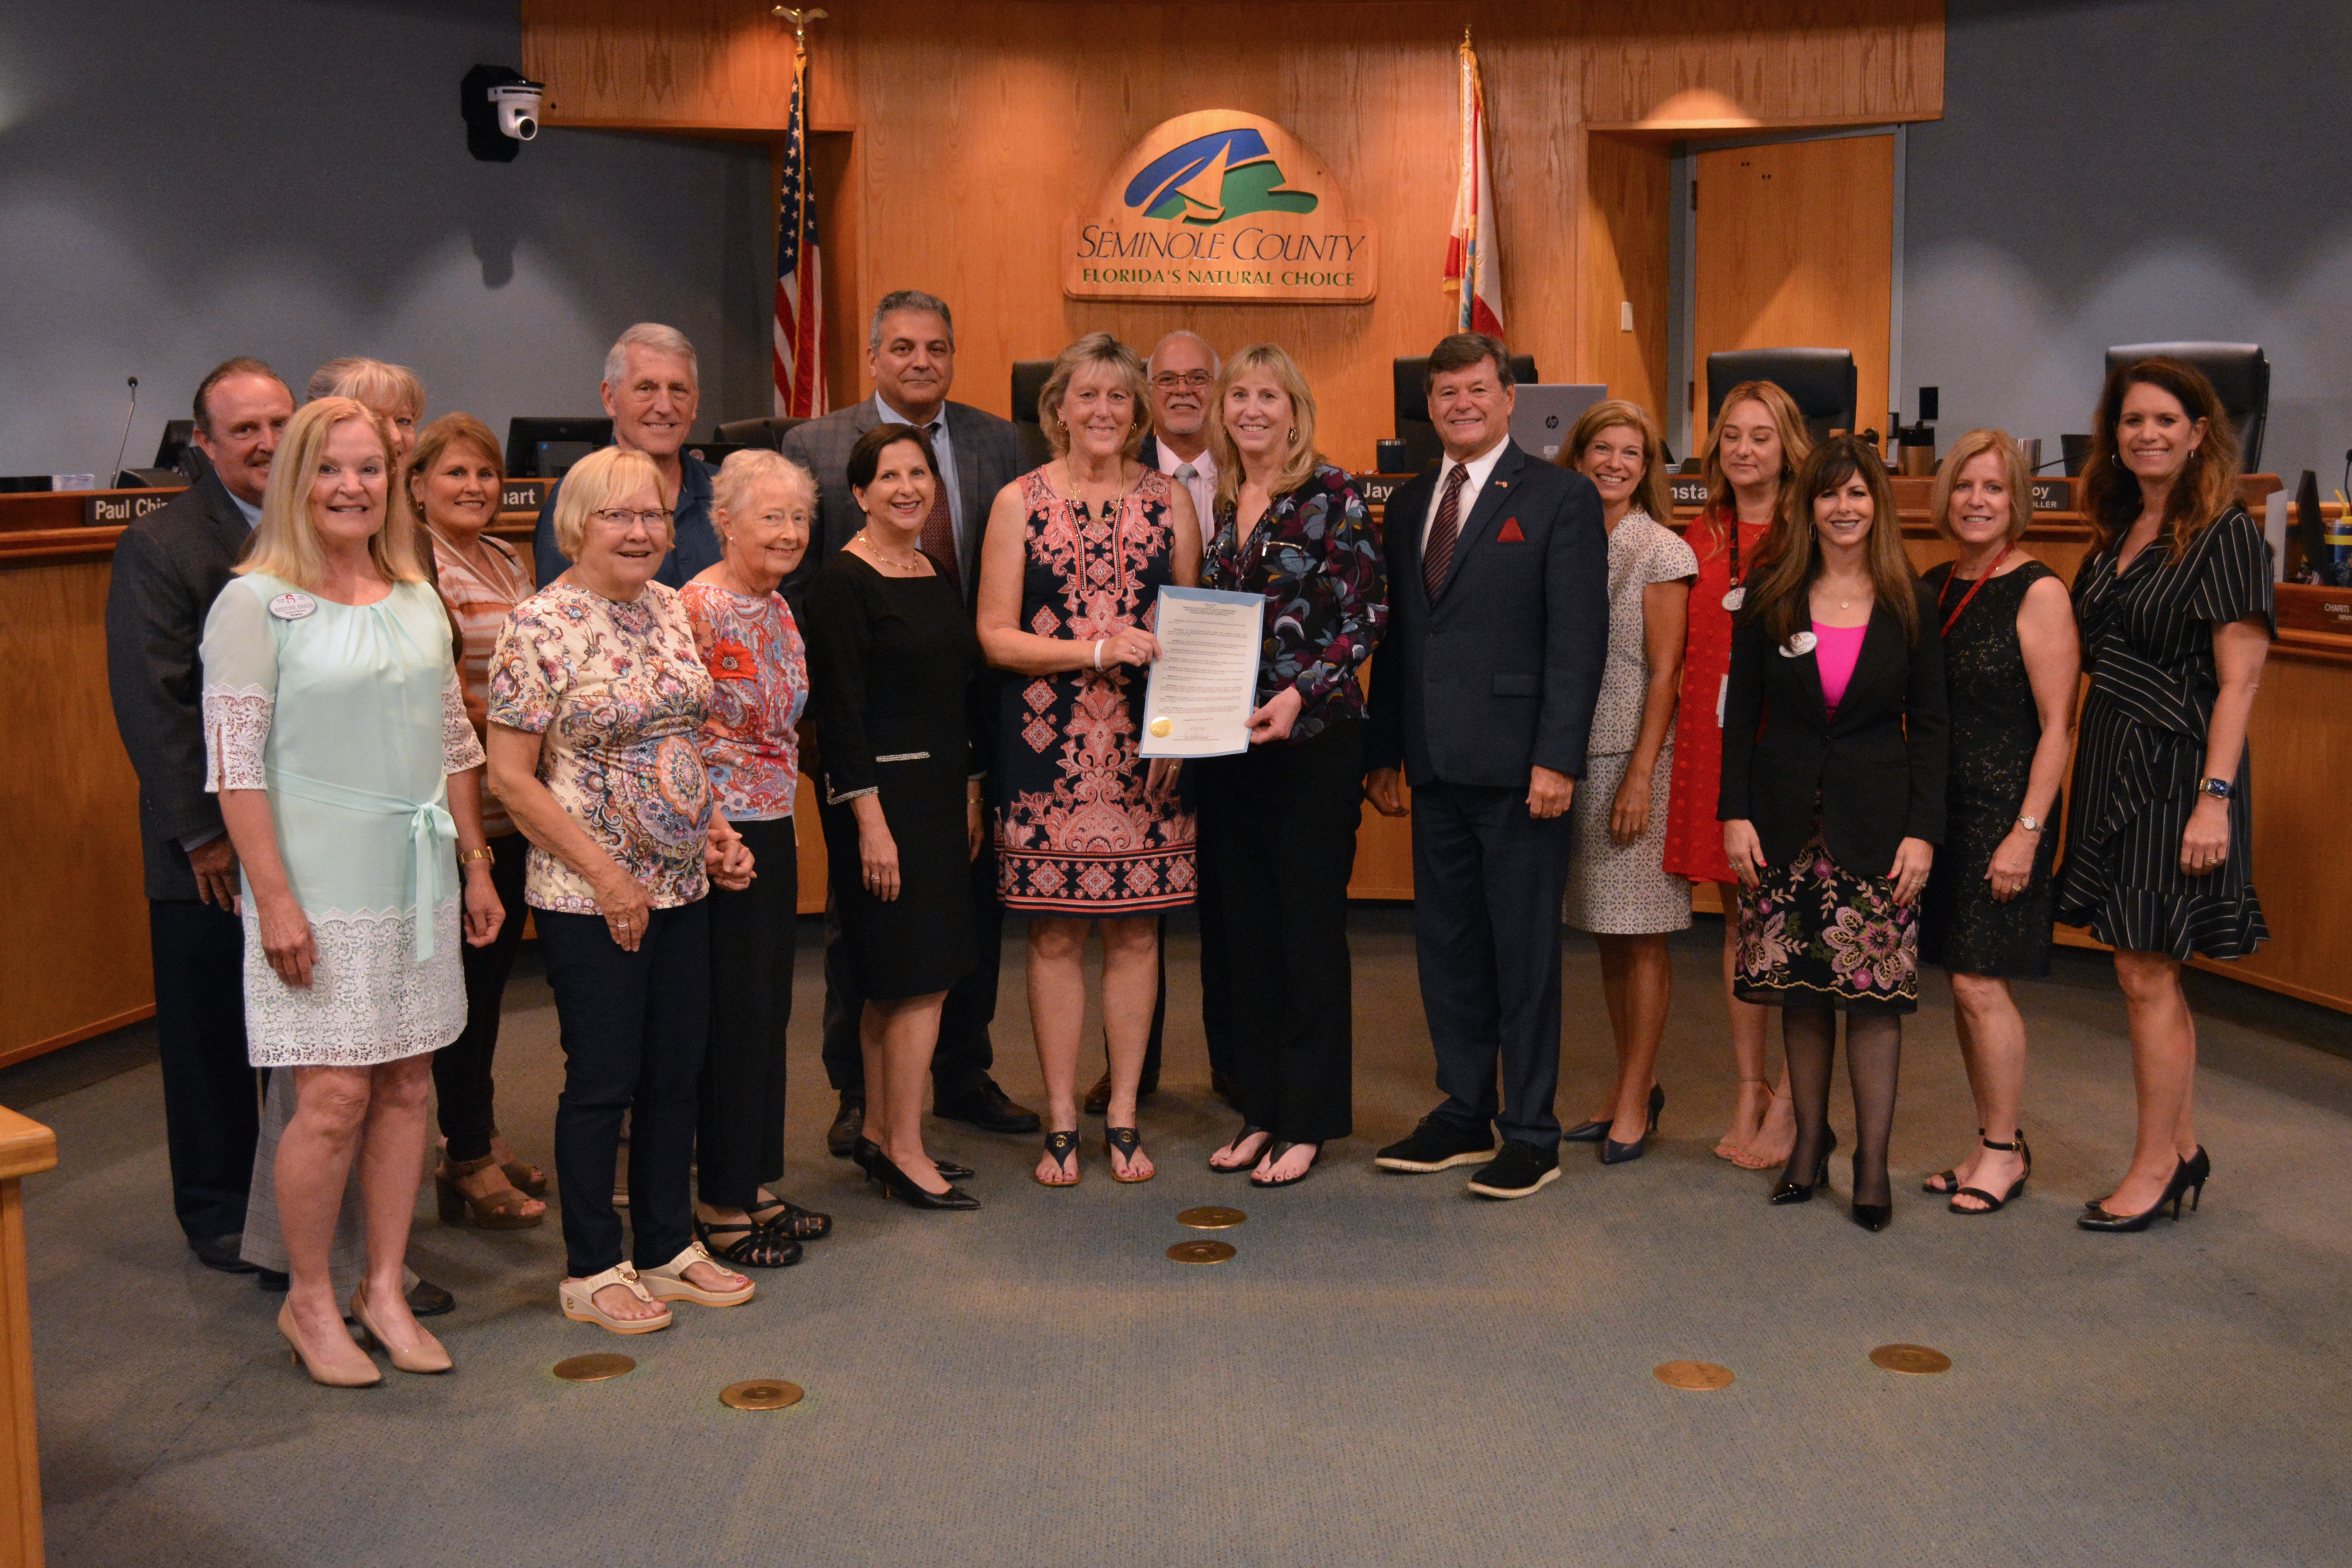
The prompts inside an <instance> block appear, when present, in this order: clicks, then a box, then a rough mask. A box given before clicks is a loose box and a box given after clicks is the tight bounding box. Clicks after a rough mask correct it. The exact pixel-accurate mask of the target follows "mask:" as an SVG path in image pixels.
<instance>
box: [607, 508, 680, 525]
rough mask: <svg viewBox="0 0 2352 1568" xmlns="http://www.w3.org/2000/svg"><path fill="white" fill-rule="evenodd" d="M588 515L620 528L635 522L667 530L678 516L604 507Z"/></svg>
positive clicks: (663, 512) (668, 513) (664, 512)
mask: <svg viewBox="0 0 2352 1568" xmlns="http://www.w3.org/2000/svg"><path fill="white" fill-rule="evenodd" d="M588 515H589V516H591V517H601V518H603V519H604V521H607V522H610V523H613V524H614V525H615V526H617V527H620V528H626V527H628V526H629V524H631V523H633V522H642V523H644V524H645V525H646V527H647V528H667V527H668V526H669V522H670V519H671V518H672V517H673V516H675V515H676V514H675V513H673V512H668V511H629V510H624V509H622V508H620V507H604V508H603V509H601V510H596V511H592V512H590V513H589V514H588Z"/></svg>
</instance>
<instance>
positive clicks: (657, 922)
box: [536, 899, 710, 1279]
mask: <svg viewBox="0 0 2352 1568" xmlns="http://www.w3.org/2000/svg"><path fill="white" fill-rule="evenodd" d="M536 918H537V920H538V922H539V945H540V948H541V952H544V953H545V954H546V955H547V983H548V985H549V987H550V988H551V989H552V990H553V991H554V993H555V1014H556V1020H557V1024H558V1026H559V1028H560V1030H561V1032H562V1040H563V1092H562V1094H561V1095H559V1096H558V1097H557V1099H556V1102H555V1181H556V1194H557V1196H558V1197H559V1198H560V1199H561V1200H562V1208H563V1250H564V1255H565V1267H566V1268H569V1269H570V1270H571V1273H572V1277H573V1278H574V1279H585V1278H587V1277H588V1276H589V1275H592V1274H601V1273H603V1272H604V1270H605V1269H607V1268H612V1267H613V1266H614V1264H616V1263H619V1262H620V1261H621V1260H622V1252H621V1215H620V1211H618V1210H617V1209H615V1208H614V1206H613V1165H614V1161H615V1160H616V1159H617V1158H618V1157H619V1150H620V1143H621V1118H622V1116H623V1115H624V1114H626V1115H627V1116H628V1118H629V1224H630V1227H631V1228H632V1229H633V1230H634V1231H635V1247H634V1248H633V1249H632V1251H633V1254H634V1256H633V1257H632V1258H631V1261H633V1262H635V1265H636V1266H637V1267H638V1268H659V1267H660V1266H661V1265H663V1264H665V1263H667V1262H668V1261H669V1260H670V1259H671V1258H676V1257H677V1255H678V1254H679V1253H681V1252H683V1251H685V1250H686V1244H687V1243H688V1242H689V1241H692V1240H693V1239H694V1204H693V1200H692V1191H691V1187H690V1184H689V1183H688V1179H687V1170H688V1166H689V1165H691V1164H692V1163H693V1162H694V1123H695V1111H696V1088H697V1085H698V1081H699V1080H700V1079H701V1076H702V1056H703V1052H704V1050H705V1048H706V1047H708V1046H709V1039H710V900H709V899H699V900H696V901H695V902H693V903H690V904H681V905H679V906H678V907H677V908H675V909H667V910H654V911H653V912H652V918H651V919H650V920H648V921H646V934H645V936H644V938H643V939H642V940H641V941H640V942H638V943H637V951H636V952H625V951H623V949H622V947H621V945H620V944H619V943H618V942H614V940H613V934H612V931H610V930H609V929H608V928H607V927H606V926H605V924H604V916H602V915H573V914H558V913H553V912H551V911H549V910H537V911H536Z"/></svg>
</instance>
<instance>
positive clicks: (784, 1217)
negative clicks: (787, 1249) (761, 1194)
mask: <svg viewBox="0 0 2352 1568" xmlns="http://www.w3.org/2000/svg"><path fill="white" fill-rule="evenodd" d="M761 1215H767V1216H768V1217H767V1218H765V1219H762V1218H761V1217H760V1216H761ZM751 1223H752V1224H753V1225H756V1226H759V1227H760V1228H761V1230H765V1231H772V1232H774V1233H775V1234H776V1235H778V1236H781V1237H785V1238H786V1239H787V1240H791V1241H822V1240H824V1238H825V1237H828V1236H831V1235H832V1234H833V1216H832V1215H829V1214H819V1213H817V1212H816V1210H814V1209H804V1208H803V1207H801V1205H798V1204H796V1203H790V1202H787V1201H786V1200H784V1199H782V1198H778V1199H776V1200H775V1202H773V1203H772V1204H769V1205H764V1206H763V1207H761V1208H760V1209H759V1210H757V1211H756V1212H754V1213H753V1214H752V1215H751Z"/></svg>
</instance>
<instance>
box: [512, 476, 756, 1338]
mask: <svg viewBox="0 0 2352 1568" xmlns="http://www.w3.org/2000/svg"><path fill="white" fill-rule="evenodd" d="M553 521H554V525H555V537H556V542H557V543H558V544H559V545H560V546H561V547H562V551H563V552H564V554H565V555H566V556H567V557H569V558H570V560H571V563H572V564H571V565H570V566H569V567H568V568H567V569H566V570H565V572H564V573H563V574H562V576H560V577H558V578H556V580H555V581H554V582H552V583H550V584H548V585H547V586H546V587H544V588H542V589H541V590H540V591H539V592H538V593H537V594H536V595H533V596H531V597H530V598H529V599H526V600H524V601H523V602H522V603H521V604H520V605H516V606H515V612H514V616H513V618H511V619H510V620H509V621H508V622H507V626H506V630H505V631H503V632H501V633H500V634H499V643H498V647H497V648H496V650H495V651H493V652H492V654H491V655H490V702H489V722H490V745H489V753H490V787H491V789H493V790H494V791H496V792H497V794H498V797H499V804H501V805H504V806H505V807H506V808H507V811H508V813H509V815H510V816H513V818H514V819H515V821H516V822H517V823H518V824H520V826H521V827H522V830H523V833H524V835H525V836H526V837H529V838H530V846H531V847H530V858H529V861H528V862H527V864H526V866H525V868H524V872H523V901H524V902H525V903H527V904H529V905H530V908H531V910H533V911H534V914H535V916H536V919H537V922H538V926H539V945H540V950H541V952H542V953H543V954H544V955H545V957H546V960H547V983H548V985H549V987H550V988H551V990H553V991H554V993H555V1012H556V1017H557V1020H558V1024H559V1026H560V1027H561V1029H562V1042H563V1058H564V1068H563V1094H562V1099H561V1100H558V1101H557V1102H556V1110H555V1175H556V1190H557V1192H558V1194H560V1196H561V1197H562V1209H563V1246H564V1251H565V1253H566V1255H567V1258H568V1261H569V1263H570V1266H571V1267H570V1277H569V1278H568V1279H565V1280H564V1281H563V1284H562V1289H560V1291H559V1292H558V1296H559V1299H560V1300H561V1301H562V1307H563V1315H564V1316H565V1317H567V1318H570V1319H572V1321H575V1322H583V1323H595V1324H597V1325H599V1326H600V1327H603V1328H606V1329H609V1330H611V1331H613V1332H614V1333H618V1334H641V1333H646V1332H648V1331H652V1330H655V1329H666V1328H667V1327H669V1323H670V1309H669V1303H670V1302H671V1301H673V1300H687V1301H698V1302H700V1303H702V1304H703V1305H704V1306H709V1307H731V1306H734V1305H736V1304H737V1303H738V1302H741V1301H748V1300H751V1280H749V1279H745V1278H744V1277H743V1276H742V1275H740V1274H737V1273H735V1272H733V1271H732V1270H730V1269H728V1268H723V1267H721V1266H720V1265H719V1264H718V1263H716V1262H714V1261H713V1260H712V1259H711V1257H710V1255H709V1253H708V1252H705V1251H704V1250H703V1247H702V1243H701V1242H700V1241H698V1240H697V1239H696V1237H695V1235H694V1206H693V1204H692V1202H691V1199H690V1195H689V1191H688V1181H687V1169H688V1166H689V1165H690V1164H691V1163H693V1160H694V1131H695V1087H696V1082H697V1080H698V1079H699V1078H700V1076H701V1073H702V1057H703V1051H704V1049H705V1047H706V1046H707V1045H708V1044H709V1030H710V904H709V900H707V899H706V898H705V897H704V894H705V893H707V892H708V891H709V884H710V883H711V882H712V881H714V880H715V881H717V882H718V883H719V886H720V887H722V888H731V889H742V888H745V887H748V886H750V884H751V872H752V863H751V854H750V852H749V851H748V850H746V849H745V848H744V847H743V841H742V840H741V838H740V837H738V836H737V835H736V833H735V832H734V830H733V829H732V828H730V827H729V826H727V819H726V818H725V817H724V816H720V815H719V812H718V811H716V810H715V809H714V808H713V806H712V803H711V789H710V780H709V775H708V774H707V773H705V772H704V771H703V766H702V757H701V754H700V752H698V750H697V749H696V745H695V741H696V737H697V736H698V734H699V732H700V731H701V729H702V721H703V717H704V715H705V714H706V713H707V712H708V710H709V705H710V685H711V683H710V676H709V672H708V671H706V670H705V669H704V668H702V660H701V659H700V658H698V657H697V656H696V653H695V649H694V628H693V627H692V626H690V625H688V622H687V618H686V611H685V608H684V607H683V606H682V605H679V603H678V595H677V590H676V589H674V588H669V587H667V586H665V585H663V584H659V583H656V582H655V581H654V580H653V575H654V569H655V568H656V567H657V566H659V565H660V564H661V561H662V557H663V556H664V555H666V554H667V553H668V552H669V547H670V536H671V526H670V525H671V516H670V512H669V509H668V508H667V506H665V505H664V504H663V502H662V492H661V476H660V475H659V474H658V473H657V472H656V470H655V468H654V464H653V459H652V458H648V457H646V455H645V454H644V453H642V452H633V451H629V450H626V449H624V448H622V447H606V448H604V450H602V451H598V452H592V453H590V454H589V455H588V456H587V457H585V458H582V459H581V460H580V462H579V463H578V464H577V465H575V466H574V467H573V468H572V471H571V472H570V473H569V474H568V475H566V476H565V477H564V483H563V493H562V497H561V498H560V499H559V500H557V502H556V510H555V517H554V520H553ZM624 1115H627V1116H629V1117H630V1118H631V1130H630V1147H629V1219H630V1230H631V1231H632V1232H633V1233H634V1236H635V1261H634V1264H633V1263H632V1261H631V1259H630V1258H628V1257H626V1256H625V1255H624V1253H623V1250H622V1237H621V1217H620V1215H619V1214H618V1213H617V1212H616V1211H615V1210H614V1205H613V1168H614V1164H615V1163H616V1162H617V1159H618V1154H619V1150H620V1139H621V1118H622V1117H623V1116H624Z"/></svg>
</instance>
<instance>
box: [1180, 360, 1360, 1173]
mask: <svg viewBox="0 0 2352 1568" xmlns="http://www.w3.org/2000/svg"><path fill="white" fill-rule="evenodd" d="M1211 406H1212V407H1213V409H1214V410H1215V414H1214V416H1213V420H1212V422H1211V424H1210V426H1209V444H1210V446H1211V447H1213V449H1214V451H1215V453H1216V458H1217V531H1216V536H1215V538H1214V540H1213V542H1212V543H1211V544H1210V546H1209V560H1208V566H1207V570H1206V574H1205V575H1206V577H1207V581H1208V585H1209V586H1210V587H1212V588H1223V589H1226V590H1228V591H1232V592H1237V593H1244V594H1259V595H1264V596H1265V642H1264V645H1263V647H1264V651H1263V653H1262V654H1261V655H1260V658H1259V661H1258V677H1257V708H1256V710H1255V711H1254V712H1253V713H1251V715H1250V720H1249V727H1250V749H1249V750H1248V751H1246V752H1243V753H1242V754H1240V755H1239V756H1231V757H1210V758H1206V759H1204V760H1202V762H1201V763H1198V764H1196V766H1197V769H1198V774H1197V784H1196V787H1197V791H1198V794H1199V796H1200V803H1201V853H1202V858H1203V859H1204V860H1205V861H1207V863H1208V864H1209V866H1210V868H1211V872H1212V875H1211V887H1212V889H1213V891H1214V894H1215V896H1216V898H1217V900H1218V907H1219V909H1220V910H1221V911H1222V913H1223V921H1222V922H1220V924H1221V927H1222V929H1221V930H1220V931H1219V932H1218V940H1219V941H1220V942H1222V943H1223V946H1224V949H1225V963H1226V967H1227V970H1228V973H1230V974H1231V976H1232V984H1233V998H1234V1076H1235V1077H1236V1079H1238V1080H1239V1086H1240V1089H1241V1102H1242V1103H1241V1110H1242V1130H1241V1131H1239V1132H1236V1133H1234V1136H1233V1137H1232V1139H1231V1140H1229V1141H1228V1142H1226V1143H1225V1145H1224V1147H1223V1148H1221V1149H1219V1150H1218V1151H1217V1152H1215V1153H1214V1154H1213V1155H1211V1156H1210V1157H1209V1168H1210V1169H1211V1170H1214V1171H1248V1172H1249V1173H1250V1181H1251V1182H1252V1183H1253V1184H1255V1185H1257V1186H1261V1187H1282V1186H1288V1185H1289V1184H1291V1183H1293V1182H1296V1181H1299V1180H1302V1179H1303V1178H1304V1177H1305V1176H1306V1174H1307V1172H1308V1171H1309V1170H1311V1169H1313V1168H1314V1164H1315V1162H1316V1160H1317V1158H1318V1156H1319V1155H1320V1153H1321V1152H1322V1146H1323V1145H1324V1144H1325V1143H1327V1142H1330V1141H1331V1140H1332V1139H1334V1138H1345V1137H1346V1136H1347V1135H1348V1134H1349V1132H1350V1131H1353V1130H1354V1121H1353V1114H1354V1111H1353V1105H1352V1099H1351V1089H1350V1081H1349V1080H1350V1063H1349V1057H1350V1050H1351V1042H1352V1023H1351V1015H1350V1012H1349V978H1350V976H1349V963H1348V879H1349V875H1350V874H1351V873H1352V872H1353V870H1354V868H1355V864H1356V824H1357V822H1358V821H1359V820H1360V817H1361V816H1362V811H1363V807H1362V804H1361V803H1362V798H1363V777H1364V738H1363V728H1364V694H1363V689H1362V687H1361V686H1360V684H1359V682H1358V679H1357V677H1358V673H1359V671H1360V670H1361V669H1362V668H1363V664H1364V660H1365V659H1367V658H1370V656H1371V652H1372V645H1373V644H1374V643H1376V642H1378V641H1379V640H1380V636H1381V626H1382V625H1383V624H1384V623H1385V622H1386V620H1387V619H1388V585H1387V583H1386V582H1385V580H1384V577H1383V574H1382V572H1381V546H1380V541H1379V540H1378V539H1377V538H1375V537H1374V536H1373V533H1372V530H1371V526H1370V522H1369V521H1367V519H1366V518H1365V516H1364V503H1363V501H1362V500H1361V499H1360V497H1358V495H1357V494H1356V491H1355V488H1354V487H1353V486H1351V485H1350V484H1349V482H1348V476H1347V475H1346V473H1344V472H1343V471H1341V470H1340V469H1339V468H1334V467H1332V466H1331V465H1330V464H1328V463H1327V462H1325V461H1323V459H1322V458H1320V457H1318V455H1317V454H1316V451H1315V395H1314V394H1313V393H1312V392H1311V391H1309V390H1308V389H1307V378H1306V377H1304V376H1302V375H1300V374H1298V367H1297V365H1296V364H1294V363H1291V359H1290V356H1289V355H1288V354H1286V353H1283V352H1282V350H1280V349H1278V348H1276V347H1275V346H1274V345H1273V344H1271V343H1260V344H1257V345H1256V346H1255V347H1252V348H1247V349H1244V350H1243V351H1242V352H1241V353H1238V354H1236V355H1234V360H1233V363H1230V364H1228V365H1227V366H1226V367H1225V371H1224V374H1223V376H1222V377H1220V378H1219V380H1218V383H1217V390H1216V394H1215V396H1214V401H1213V404H1212V405H1211Z"/></svg>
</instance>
